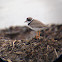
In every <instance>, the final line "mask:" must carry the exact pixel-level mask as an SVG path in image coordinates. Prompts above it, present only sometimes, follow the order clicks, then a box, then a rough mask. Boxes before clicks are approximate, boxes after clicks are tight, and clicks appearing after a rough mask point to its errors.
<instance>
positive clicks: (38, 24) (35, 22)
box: [29, 19, 46, 28]
mask: <svg viewBox="0 0 62 62" xmlns="http://www.w3.org/2000/svg"><path fill="white" fill-rule="evenodd" d="M29 26H31V27H33V28H42V27H46V26H45V25H44V24H43V23H42V22H40V21H38V20H35V19H34V20H33V21H32V22H31V23H30V25H29Z"/></svg>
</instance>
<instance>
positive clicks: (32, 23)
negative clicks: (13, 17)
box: [25, 17, 46, 39]
mask: <svg viewBox="0 0 62 62" xmlns="http://www.w3.org/2000/svg"><path fill="white" fill-rule="evenodd" d="M25 22H27V23H28V27H29V28H31V29H32V30H34V31H36V36H35V37H36V39H38V38H39V37H40V30H43V29H45V28H46V25H45V24H43V23H42V22H40V21H38V20H36V19H33V18H32V17H28V18H27V19H26V21H25Z"/></svg>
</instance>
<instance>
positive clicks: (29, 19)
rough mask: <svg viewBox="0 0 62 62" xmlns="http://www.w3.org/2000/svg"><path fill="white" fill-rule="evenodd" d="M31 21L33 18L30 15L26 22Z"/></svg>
mask: <svg viewBox="0 0 62 62" xmlns="http://www.w3.org/2000/svg"><path fill="white" fill-rule="evenodd" d="M31 21H33V18H31V17H28V18H27V19H26V21H25V22H27V23H30V22H31Z"/></svg>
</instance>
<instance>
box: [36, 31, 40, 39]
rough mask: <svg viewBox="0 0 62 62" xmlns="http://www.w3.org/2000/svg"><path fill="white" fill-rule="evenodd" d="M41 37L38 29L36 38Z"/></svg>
mask: <svg viewBox="0 0 62 62" xmlns="http://www.w3.org/2000/svg"><path fill="white" fill-rule="evenodd" d="M39 38H40V31H37V32H36V39H39Z"/></svg>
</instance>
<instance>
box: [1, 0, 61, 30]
mask: <svg viewBox="0 0 62 62" xmlns="http://www.w3.org/2000/svg"><path fill="white" fill-rule="evenodd" d="M27 17H33V18H35V19H38V20H39V21H42V22H43V23H44V24H52V23H55V24H62V0H0V29H1V28H7V27H9V26H16V25H20V26H23V25H27V24H26V23H24V21H25V20H26V18H27Z"/></svg>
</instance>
